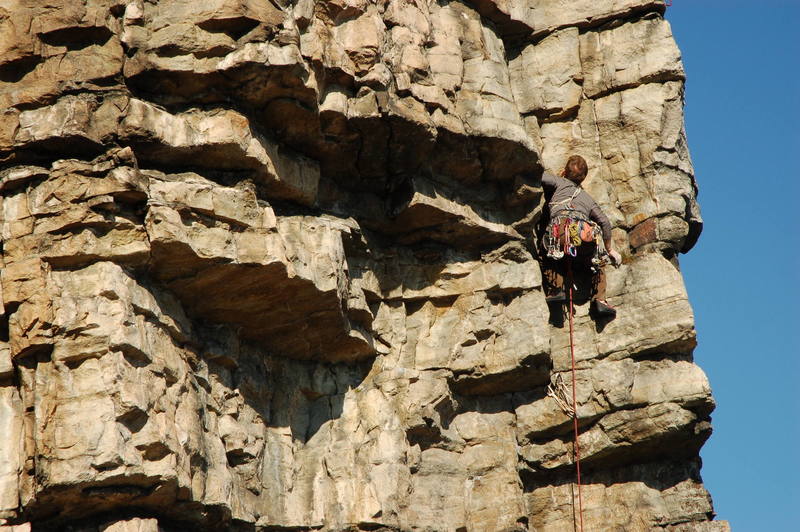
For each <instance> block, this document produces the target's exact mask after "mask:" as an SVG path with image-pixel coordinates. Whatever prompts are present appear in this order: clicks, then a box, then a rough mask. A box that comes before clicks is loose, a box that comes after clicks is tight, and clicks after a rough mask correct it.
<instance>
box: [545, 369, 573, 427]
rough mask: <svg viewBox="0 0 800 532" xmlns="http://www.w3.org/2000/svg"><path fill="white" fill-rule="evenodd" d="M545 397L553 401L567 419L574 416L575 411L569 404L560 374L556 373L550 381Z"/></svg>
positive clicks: (565, 386)
mask: <svg viewBox="0 0 800 532" xmlns="http://www.w3.org/2000/svg"><path fill="white" fill-rule="evenodd" d="M547 395H548V396H550V397H552V398H553V400H555V402H556V404H557V405H558V407H559V408H560V409H561V411H562V412H564V413H565V414H566V415H568V416H569V417H573V416H574V415H575V410H574V409H573V408H572V405H571V404H570V402H569V397H568V392H567V385H566V384H564V379H563V378H562V377H561V373H556V374H555V375H554V376H553V377H552V378H551V379H550V384H548V385H547Z"/></svg>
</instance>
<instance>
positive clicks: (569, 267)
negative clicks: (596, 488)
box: [567, 261, 583, 532]
mask: <svg viewBox="0 0 800 532" xmlns="http://www.w3.org/2000/svg"><path fill="white" fill-rule="evenodd" d="M567 280H568V281H569V354H570V357H571V359H572V426H573V429H574V433H575V440H574V446H575V447H574V449H575V471H576V475H577V484H578V516H579V519H580V525H581V526H580V531H581V532H583V496H582V494H581V446H580V444H579V443H578V402H577V400H576V398H575V388H576V384H575V339H574V336H573V320H572V313H573V301H572V299H573V297H572V296H573V293H572V292H573V288H574V284H573V278H572V261H567ZM572 524H573V527H574V526H575V497H574V495H573V498H572Z"/></svg>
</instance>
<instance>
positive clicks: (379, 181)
mask: <svg viewBox="0 0 800 532" xmlns="http://www.w3.org/2000/svg"><path fill="white" fill-rule="evenodd" d="M664 9H665V6H664V2H663V1H662V0H463V1H456V0H403V1H401V0H271V1H270V0H191V1H190V0H161V1H156V0H50V1H48V2H43V1H39V0H7V1H4V2H2V3H0V113H2V114H0V193H1V195H2V209H0V218H1V219H0V229H1V230H2V274H1V275H2V277H1V278H2V299H1V301H2V307H0V312H2V321H1V322H2V325H3V327H2V329H0V332H2V335H0V340H2V342H0V530H3V531H5V530H14V531H18V530H29V529H33V530H75V531H78V530H79V531H86V532H89V531H107V532H127V531H139V532H151V531H156V530H163V531H178V530H188V529H192V530H252V531H266V530H309V529H321V530H326V531H341V530H418V531H501V530H505V531H511V530H516V531H534V530H536V531H561V530H569V529H571V528H572V526H573V491H572V490H573V487H574V468H573V464H572V456H571V452H572V451H571V450H572V432H571V430H572V427H571V419H570V418H569V417H568V416H567V415H566V414H565V413H564V412H563V411H562V410H561V409H560V408H559V407H558V406H557V404H556V402H555V400H554V399H553V398H552V397H550V396H548V395H547V394H546V393H545V390H546V387H547V384H548V383H550V382H551V380H553V379H555V378H556V376H557V375H560V374H562V373H563V374H565V377H566V376H567V375H566V372H568V371H569V368H570V363H569V351H568V331H567V328H566V327H565V326H564V323H563V316H562V315H558V314H559V313H558V312H556V311H553V312H552V313H551V311H550V309H548V307H547V305H546V304H545V301H544V296H543V293H542V287H541V270H540V266H539V257H538V254H537V251H536V246H535V245H534V236H533V233H534V232H535V231H536V224H537V221H538V219H539V217H540V213H541V205H542V189H541V187H540V181H539V179H540V176H541V172H542V170H543V169H544V168H546V169H550V170H557V169H558V168H560V167H561V166H562V165H563V164H564V161H565V159H566V158H567V157H568V156H569V155H570V154H572V153H580V154H582V155H583V156H584V157H585V158H586V159H587V160H588V161H589V164H590V167H591V171H590V174H589V180H588V181H587V185H586V188H587V189H588V190H589V191H590V192H591V194H592V195H593V196H594V197H595V198H597V199H598V201H599V202H600V203H601V206H602V207H603V209H604V210H605V211H606V212H607V213H608V214H609V216H610V217H611V219H612V221H613V223H614V226H615V229H614V241H615V244H616V246H617V247H618V248H619V249H621V250H623V256H624V264H623V265H622V266H621V267H620V268H618V269H616V270H613V271H611V272H610V276H609V296H610V301H611V303H612V304H614V305H616V306H617V307H618V309H619V316H618V317H617V319H616V320H614V321H611V322H610V323H604V322H598V321H597V320H594V319H592V317H591V316H590V315H589V312H588V307H589V305H588V304H586V303H582V304H580V305H579V306H578V307H577V310H576V314H575V320H576V349H577V352H576V355H577V359H578V370H577V375H578V384H577V395H578V417H579V420H580V424H581V436H580V444H581V447H582V449H583V467H584V483H585V486H584V487H583V498H584V506H585V510H584V519H585V521H586V529H587V530H650V529H659V530H660V529H664V530H670V531H690V530H692V531H694V530H702V531H712V530H715V531H716V530H726V529H727V525H726V524H725V523H724V522H716V521H713V520H712V519H713V515H714V513H713V509H712V505H711V500H710V497H709V495H708V493H707V492H706V490H705V489H704V487H703V485H702V482H701V479H700V474H699V469H700V461H699V457H698V451H699V449H700V447H701V446H702V444H703V442H704V441H705V440H706V439H707V437H708V436H709V434H710V431H711V427H710V417H709V416H710V413H711V411H712V410H713V408H714V402H713V399H712V397H711V392H710V389H709V386H708V381H707V379H706V377H705V375H704V374H703V372H702V371H701V369H700V368H699V367H697V366H696V365H695V364H694V363H693V362H692V350H693V347H694V345H695V330H694V325H693V316H692V311H691V308H690V306H689V302H688V300H687V295H686V291H685V288H684V285H683V282H682V278H681V274H680V271H679V269H678V260H677V254H678V253H679V252H685V251H688V250H689V249H690V248H691V247H692V245H693V244H694V242H695V241H696V239H697V237H698V235H699V233H700V228H701V226H702V221H701V219H700V216H699V210H698V207H697V204H696V201H695V197H696V191H697V189H696V185H695V182H694V177H693V170H692V165H691V162H690V158H689V154H688V151H687V146H686V138H685V134H684V129H683V114H682V108H683V83H684V71H683V67H682V65H681V60H680V53H679V51H678V49H677V47H676V45H675V42H674V40H673V38H672V34H671V32H670V27H669V24H668V23H667V22H665V21H664V19H663V18H662V15H663V12H664ZM565 380H566V381H567V382H569V378H566V379H565Z"/></svg>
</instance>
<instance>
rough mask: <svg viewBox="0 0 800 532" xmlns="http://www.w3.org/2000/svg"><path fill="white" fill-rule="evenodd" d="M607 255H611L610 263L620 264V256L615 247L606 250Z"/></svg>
mask: <svg viewBox="0 0 800 532" xmlns="http://www.w3.org/2000/svg"><path fill="white" fill-rule="evenodd" d="M608 256H609V257H611V264H613V265H614V266H619V265H620V264H622V256H621V255H620V254H619V253H618V252H617V251H616V250H615V249H610V250H608Z"/></svg>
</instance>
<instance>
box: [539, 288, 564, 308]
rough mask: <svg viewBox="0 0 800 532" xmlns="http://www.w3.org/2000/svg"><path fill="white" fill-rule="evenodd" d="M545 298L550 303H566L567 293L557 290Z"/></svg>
mask: <svg viewBox="0 0 800 532" xmlns="http://www.w3.org/2000/svg"><path fill="white" fill-rule="evenodd" d="M544 300H545V301H547V303H548V304H551V303H552V304H554V305H557V304H561V303H566V302H567V294H565V293H564V291H563V290H561V291H560V292H556V293H555V294H551V295H549V296H546V297H545V298H544Z"/></svg>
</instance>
